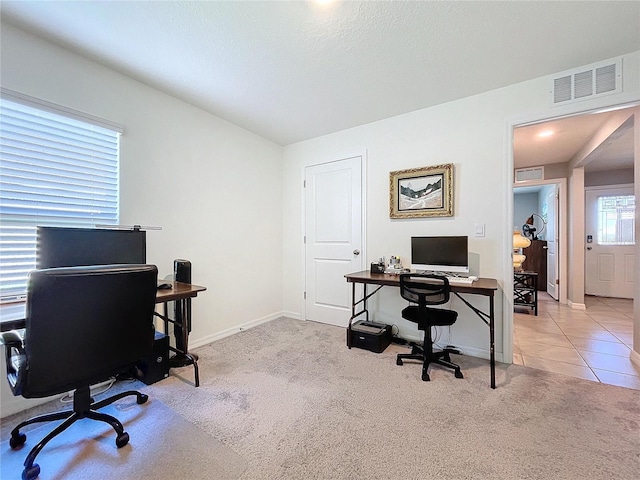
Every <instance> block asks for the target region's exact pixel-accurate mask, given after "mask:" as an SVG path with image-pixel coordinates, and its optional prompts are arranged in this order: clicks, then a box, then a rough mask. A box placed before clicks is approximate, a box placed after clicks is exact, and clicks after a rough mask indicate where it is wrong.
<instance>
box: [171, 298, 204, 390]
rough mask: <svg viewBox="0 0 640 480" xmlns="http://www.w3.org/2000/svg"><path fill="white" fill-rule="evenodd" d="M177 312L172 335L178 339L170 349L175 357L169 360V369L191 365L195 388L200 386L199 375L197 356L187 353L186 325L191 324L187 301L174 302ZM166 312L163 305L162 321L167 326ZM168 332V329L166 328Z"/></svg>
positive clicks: (187, 329) (187, 330) (187, 337)
mask: <svg viewBox="0 0 640 480" xmlns="http://www.w3.org/2000/svg"><path fill="white" fill-rule="evenodd" d="M175 302H176V306H177V310H178V311H179V312H180V314H179V315H178V317H179V321H178V320H173V321H172V323H173V324H174V327H177V328H174V334H178V335H180V338H176V348H171V347H170V348H171V350H173V351H174V352H176V355H174V356H173V357H171V358H170V359H169V367H170V368H179V367H186V366H188V365H193V369H194V374H195V381H194V383H195V386H196V387H198V386H200V375H199V371H198V356H197V355H196V354H195V353H189V328H188V325H190V324H191V318H190V317H191V309H190V308H189V305H188V303H187V302H188V299H184V298H183V299H181V300H176V301H175ZM167 314H168V311H167V304H166V303H165V307H164V319H165V325H168V322H169V317H168V315H167ZM167 331H168V327H167Z"/></svg>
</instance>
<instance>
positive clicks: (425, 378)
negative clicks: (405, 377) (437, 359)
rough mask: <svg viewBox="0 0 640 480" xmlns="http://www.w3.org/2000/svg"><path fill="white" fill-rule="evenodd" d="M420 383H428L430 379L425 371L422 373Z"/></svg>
mask: <svg viewBox="0 0 640 480" xmlns="http://www.w3.org/2000/svg"><path fill="white" fill-rule="evenodd" d="M422 381H423V382H430V381H431V378H430V377H429V374H428V373H427V372H426V371H424V370H423V371H422Z"/></svg>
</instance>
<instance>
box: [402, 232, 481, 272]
mask: <svg viewBox="0 0 640 480" xmlns="http://www.w3.org/2000/svg"><path fill="white" fill-rule="evenodd" d="M468 240H469V239H468V237H463V236H451V237H442V236H439V237H411V268H412V269H414V270H419V271H435V272H445V273H446V272H453V273H469V252H468V250H467V249H468Z"/></svg>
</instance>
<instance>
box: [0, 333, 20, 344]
mask: <svg viewBox="0 0 640 480" xmlns="http://www.w3.org/2000/svg"><path fill="white" fill-rule="evenodd" d="M23 333H24V330H23V331H19V330H10V331H8V332H0V345H6V346H7V347H20V348H22V347H23V346H24V337H23Z"/></svg>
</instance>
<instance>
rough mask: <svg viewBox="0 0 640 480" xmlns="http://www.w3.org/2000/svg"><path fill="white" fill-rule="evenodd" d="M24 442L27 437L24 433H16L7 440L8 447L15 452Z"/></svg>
mask: <svg viewBox="0 0 640 480" xmlns="http://www.w3.org/2000/svg"><path fill="white" fill-rule="evenodd" d="M26 441H27V436H26V435H25V434H24V433H16V434H15V435H12V436H11V438H10V439H9V446H10V447H11V448H12V449H14V450H15V449H16V448H18V447H21V446H22V445H24V442H26Z"/></svg>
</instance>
